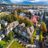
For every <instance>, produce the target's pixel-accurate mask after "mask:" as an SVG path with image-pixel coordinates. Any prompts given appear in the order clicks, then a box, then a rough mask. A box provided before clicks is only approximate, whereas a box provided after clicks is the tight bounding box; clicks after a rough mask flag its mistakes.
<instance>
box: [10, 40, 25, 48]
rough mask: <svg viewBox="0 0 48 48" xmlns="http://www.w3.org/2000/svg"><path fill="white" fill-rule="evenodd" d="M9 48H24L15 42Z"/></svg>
mask: <svg viewBox="0 0 48 48" xmlns="http://www.w3.org/2000/svg"><path fill="white" fill-rule="evenodd" d="M9 48H25V47H24V46H22V45H21V44H19V43H18V42H17V41H14V42H13V43H12V45H11V46H10V47H9Z"/></svg>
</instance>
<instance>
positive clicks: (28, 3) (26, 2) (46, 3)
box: [15, 1, 48, 5]
mask: <svg viewBox="0 0 48 48" xmlns="http://www.w3.org/2000/svg"><path fill="white" fill-rule="evenodd" d="M15 4H19V5H48V2H29V1H24V2H17V3H15Z"/></svg>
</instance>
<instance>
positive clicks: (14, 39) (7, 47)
mask: <svg viewBox="0 0 48 48" xmlns="http://www.w3.org/2000/svg"><path fill="white" fill-rule="evenodd" d="M14 41H15V39H13V40H12V41H11V43H10V44H9V45H8V46H7V48H9V47H10V46H11V45H12V43H13V42H14Z"/></svg>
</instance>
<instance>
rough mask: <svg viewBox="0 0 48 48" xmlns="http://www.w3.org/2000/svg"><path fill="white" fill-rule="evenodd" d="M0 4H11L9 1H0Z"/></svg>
mask: <svg viewBox="0 0 48 48" xmlns="http://www.w3.org/2000/svg"><path fill="white" fill-rule="evenodd" d="M0 4H12V2H11V1H10V0H0Z"/></svg>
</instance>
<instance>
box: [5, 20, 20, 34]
mask: <svg viewBox="0 0 48 48" xmlns="http://www.w3.org/2000/svg"><path fill="white" fill-rule="evenodd" d="M18 24H19V22H18V21H14V22H12V23H10V24H9V25H8V26H7V28H6V29H5V34H8V33H9V32H10V31H12V30H13V29H14V28H15V27H16V26H17V25H18Z"/></svg>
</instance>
